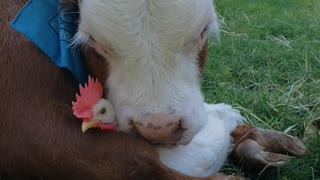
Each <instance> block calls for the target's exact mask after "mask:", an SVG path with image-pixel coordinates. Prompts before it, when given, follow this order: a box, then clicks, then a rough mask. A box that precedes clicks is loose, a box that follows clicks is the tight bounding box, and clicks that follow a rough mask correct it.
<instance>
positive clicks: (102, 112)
mask: <svg viewBox="0 0 320 180" xmlns="http://www.w3.org/2000/svg"><path fill="white" fill-rule="evenodd" d="M106 111H107V110H106V108H102V109H101V110H100V112H99V113H100V114H104V113H106Z"/></svg>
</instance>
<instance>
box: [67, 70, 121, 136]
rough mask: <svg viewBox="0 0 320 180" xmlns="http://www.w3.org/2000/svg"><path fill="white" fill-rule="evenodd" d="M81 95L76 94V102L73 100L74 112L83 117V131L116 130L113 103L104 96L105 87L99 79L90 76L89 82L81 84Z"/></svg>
mask: <svg viewBox="0 0 320 180" xmlns="http://www.w3.org/2000/svg"><path fill="white" fill-rule="evenodd" d="M79 88H80V95H78V94H76V102H72V109H73V114H74V115H75V116H76V117H78V118H81V119H82V121H83V122H82V132H86V131H87V130H88V129H90V128H99V129H101V130H104V131H116V129H117V126H116V122H115V113H114V108H113V105H112V104H111V103H110V102H109V101H108V100H107V99H104V98H103V87H102V85H101V83H100V82H99V81H98V80H96V81H95V80H94V79H93V78H91V77H90V76H89V80H88V84H85V86H84V87H82V86H81V85H80V86H79Z"/></svg>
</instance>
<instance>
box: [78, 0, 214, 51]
mask: <svg viewBox="0 0 320 180" xmlns="http://www.w3.org/2000/svg"><path fill="white" fill-rule="evenodd" d="M80 11H81V19H80V25H79V31H80V32H83V33H88V34H90V36H92V37H94V38H95V39H96V40H97V41H99V43H101V44H102V45H105V46H109V47H113V48H114V49H115V51H122V52H131V51H135V50H136V49H135V48H136V47H137V46H150V45H152V44H154V43H157V44H156V46H159V47H160V46H162V47H165V48H167V49H172V50H177V51H179V50H180V49H181V48H182V47H183V45H184V44H185V43H186V42H187V41H188V40H190V39H192V38H193V37H194V36H195V33H196V32H199V31H201V30H202V29H203V27H204V26H205V25H206V24H208V23H209V22H210V21H211V20H213V18H214V16H215V15H214V9H213V4H212V0H90V1H82V2H81V3H80ZM120 53H121V52H120Z"/></svg>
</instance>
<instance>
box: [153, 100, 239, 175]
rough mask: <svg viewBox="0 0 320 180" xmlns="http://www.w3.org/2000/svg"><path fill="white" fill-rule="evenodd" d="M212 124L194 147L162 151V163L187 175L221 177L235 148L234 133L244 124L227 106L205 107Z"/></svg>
mask: <svg viewBox="0 0 320 180" xmlns="http://www.w3.org/2000/svg"><path fill="white" fill-rule="evenodd" d="M205 108H206V110H207V113H208V117H209V119H208V122H207V124H206V125H205V126H204V128H203V129H202V130H200V132H199V133H198V134H196V135H195V137H194V138H193V140H192V141H191V143H189V144H188V145H186V146H182V145H181V146H178V147H177V148H175V149H170V148H167V147H158V152H159V156H160V159H161V161H162V162H163V163H164V164H165V165H166V166H168V167H170V168H172V169H175V170H177V171H179V172H181V173H183V174H187V175H190V176H197V177H206V176H210V175H213V174H215V173H217V172H218V171H219V170H220V168H221V167H222V165H223V164H224V162H225V160H226V157H227V155H228V152H229V150H230V147H231V136H230V133H231V132H232V130H233V129H234V128H235V127H236V126H237V125H239V124H241V123H242V121H243V120H244V119H243V117H242V116H241V115H240V113H239V111H237V110H235V109H232V107H231V106H229V105H226V104H211V105H208V104H205Z"/></svg>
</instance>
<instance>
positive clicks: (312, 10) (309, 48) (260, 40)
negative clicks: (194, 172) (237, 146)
mask: <svg viewBox="0 0 320 180" xmlns="http://www.w3.org/2000/svg"><path fill="white" fill-rule="evenodd" d="M215 5H216V10H217V12H218V14H219V17H220V19H221V32H220V36H219V37H220V38H219V40H218V39H214V38H212V39H210V48H209V58H208V61H207V65H206V70H205V74H204V79H203V91H204V95H205V97H206V101H208V102H210V103H220V102H224V103H229V104H232V105H233V106H234V107H236V108H237V109H239V110H240V111H241V113H242V114H243V115H244V116H245V117H246V118H247V120H248V121H249V123H251V124H253V125H255V126H258V127H262V128H267V129H274V130H279V131H286V132H288V133H289V134H291V135H295V136H298V137H300V138H301V139H302V138H303V133H304V128H305V124H306V123H307V122H310V121H311V120H314V119H316V118H319V117H320V1H319V0H300V1H297V0H216V1H215ZM305 143H306V146H307V148H308V153H307V155H306V156H304V157H302V158H298V159H296V158H293V159H292V160H291V161H290V162H289V164H288V165H286V166H284V167H280V168H272V169H270V168H268V170H267V171H264V172H262V173H261V174H257V173H249V174H246V176H247V177H251V179H279V180H285V179H290V180H291V179H320V135H319V134H318V135H317V136H316V137H315V138H310V139H308V140H306V141H305ZM223 170H224V171H225V172H228V173H236V174H241V168H240V167H238V166H237V164H235V163H232V162H231V163H230V162H229V163H228V164H226V166H225V167H224V168H223Z"/></svg>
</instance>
